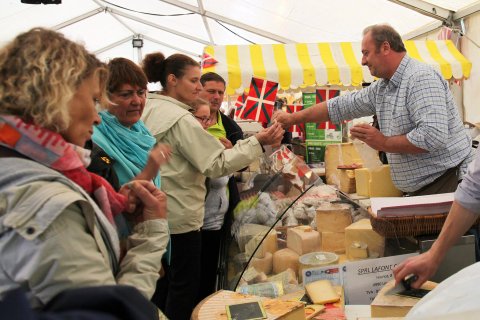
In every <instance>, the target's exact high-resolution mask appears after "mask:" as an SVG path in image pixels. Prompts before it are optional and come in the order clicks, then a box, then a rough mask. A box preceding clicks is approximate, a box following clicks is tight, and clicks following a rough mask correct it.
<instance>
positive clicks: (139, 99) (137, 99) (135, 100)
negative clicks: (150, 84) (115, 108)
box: [131, 92, 143, 105]
mask: <svg viewBox="0 0 480 320" xmlns="http://www.w3.org/2000/svg"><path fill="white" fill-rule="evenodd" d="M142 98H143V96H141V95H139V94H138V93H137V92H134V93H133V95H132V101H131V103H132V104H133V105H139V104H140V103H141V102H142Z"/></svg>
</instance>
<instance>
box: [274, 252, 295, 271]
mask: <svg viewBox="0 0 480 320" xmlns="http://www.w3.org/2000/svg"><path fill="white" fill-rule="evenodd" d="M299 257H300V256H299V255H298V253H296V252H295V251H293V250H292V249H289V248H285V249H281V250H278V251H277V252H275V253H274V254H273V273H275V274H277V273H280V272H282V271H285V270H287V269H288V268H290V269H292V270H293V271H294V272H295V274H296V275H298V265H299V262H298V258H299Z"/></svg>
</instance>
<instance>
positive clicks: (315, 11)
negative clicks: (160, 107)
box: [0, 0, 480, 122]
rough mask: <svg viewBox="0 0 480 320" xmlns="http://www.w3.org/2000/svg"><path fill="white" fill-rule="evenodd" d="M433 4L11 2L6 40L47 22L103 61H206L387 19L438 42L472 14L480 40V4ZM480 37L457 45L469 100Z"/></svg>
mask: <svg viewBox="0 0 480 320" xmlns="http://www.w3.org/2000/svg"><path fill="white" fill-rule="evenodd" d="M427 1H428V2H427ZM427 1H422V0H361V1H358V0H338V1H331V0H302V1H294V0H228V1H226V0H182V1H179V0H135V1H128V0H109V1H103V0H63V1H62V3H61V4H59V5H29V4H24V3H21V0H5V1H2V10H1V12H0V45H2V44H4V43H6V42H7V41H9V40H10V39H12V38H13V37H14V36H16V35H17V34H18V33H20V32H23V31H26V30H29V29H30V28H32V27H36V26H43V27H48V28H53V29H55V30H58V31H60V32H62V33H64V34H65V35H66V36H67V37H69V38H70V39H72V40H76V41H80V42H83V43H85V45H86V47H87V48H88V49H89V50H90V51H92V52H94V53H96V54H97V56H99V58H101V59H102V60H108V59H109V58H113V57H119V56H121V57H126V58H129V59H132V60H134V61H138V60H140V59H141V57H142V56H144V55H145V54H147V53H149V52H154V51H161V52H163V53H164V54H165V55H166V56H168V55H170V54H172V53H174V52H183V53H186V54H188V55H190V56H192V57H194V58H195V59H198V60H200V57H201V55H202V52H203V50H204V48H205V47H206V46H224V45H250V44H276V43H285V44H293V43H320V42H325V43H327V42H358V41H360V40H361V37H362V35H361V32H362V30H363V29H364V28H365V27H366V26H368V25H371V24H376V23H385V22H387V23H389V24H391V25H392V26H393V27H394V28H395V29H396V30H398V31H399V32H400V34H401V35H402V37H403V38H404V39H405V40H408V39H415V40H423V39H424V38H425V37H430V39H433V40H436V36H435V38H431V34H429V32H431V31H432V30H438V28H439V27H440V26H441V25H442V23H447V24H448V25H452V26H453V27H454V29H455V31H456V32H457V34H458V32H459V31H465V30H462V28H461V27H462V25H461V24H460V19H462V18H464V17H466V18H468V19H469V20H472V21H474V23H472V25H471V26H469V25H468V23H467V36H470V38H469V39H470V40H472V39H473V40H475V41H476V43H478V42H479V40H477V38H478V35H477V34H478V31H476V30H479V29H480V28H478V26H477V25H478V24H480V21H479V19H476V18H471V19H470V18H469V17H472V16H475V14H476V12H479V11H480V1H478V0H455V1H450V0H427ZM133 38H140V39H142V40H143V47H142V48H140V49H138V48H133V46H132V39H133ZM473 40H472V41H469V42H468V43H466V44H465V45H464V43H463V41H460V43H455V44H457V45H460V44H461V45H462V48H461V49H462V50H460V51H461V52H462V53H463V54H464V55H465V57H466V58H467V59H469V60H470V61H472V63H473V69H472V72H471V75H470V79H469V80H467V81H466V82H469V84H468V85H465V89H464V90H463V89H462V91H468V90H470V92H464V96H465V97H466V100H465V104H466V101H470V102H471V103H473V102H474V101H478V99H476V97H477V96H478V93H477V92H478V90H475V89H474V88H475V87H477V86H478V82H477V81H478V80H475V79H478V78H480V77H478V73H477V72H476V70H475V66H476V64H475V62H476V61H475V59H477V58H476V57H478V56H480V54H479V52H478V45H476V43H475V41H473ZM472 43H473V44H475V45H473V44H472ZM463 47H466V48H467V49H468V51H469V52H467V53H466V52H465V50H463ZM472 80H474V81H472ZM470 87H471V89H468V90H467V88H470ZM467 96H468V97H467ZM463 109H467V112H466V114H470V116H469V118H468V119H467V120H469V121H471V122H477V121H480V112H478V111H476V108H475V106H473V105H471V106H465V107H464V108H463ZM469 110H475V111H471V112H470V111H469Z"/></svg>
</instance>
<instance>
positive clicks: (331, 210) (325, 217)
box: [315, 203, 352, 232]
mask: <svg viewBox="0 0 480 320" xmlns="http://www.w3.org/2000/svg"><path fill="white" fill-rule="evenodd" d="M351 223H352V207H351V206H350V205H349V204H345V203H326V204H324V205H322V206H320V207H318V208H317V213H316V216H315V224H316V226H317V230H318V231H319V232H324V231H327V232H344V230H345V228H346V227H348V226H349V225H350V224H351Z"/></svg>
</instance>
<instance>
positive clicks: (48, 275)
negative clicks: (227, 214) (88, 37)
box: [0, 28, 168, 308]
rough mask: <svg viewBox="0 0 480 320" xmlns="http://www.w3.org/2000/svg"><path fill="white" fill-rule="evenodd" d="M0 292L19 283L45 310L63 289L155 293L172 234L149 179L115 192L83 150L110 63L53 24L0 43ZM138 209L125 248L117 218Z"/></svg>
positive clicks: (161, 198) (162, 201)
mask: <svg viewBox="0 0 480 320" xmlns="http://www.w3.org/2000/svg"><path fill="white" fill-rule="evenodd" d="M0 74H1V75H2V77H0V199H1V201H0V202H1V209H0V256H1V259H0V284H1V286H0V298H2V297H3V296H4V295H5V293H6V292H7V291H9V290H11V289H15V288H18V287H22V288H25V289H26V290H28V292H27V294H28V299H29V302H30V304H31V306H32V307H34V308H41V307H43V306H45V305H46V304H47V303H48V302H49V301H51V300H52V299H53V298H54V297H55V296H57V295H58V294H59V293H61V292H63V291H64V290H66V289H72V288H81V287H92V286H99V285H116V284H122V285H131V286H134V287H136V288H137V289H138V290H139V291H140V292H141V293H142V294H143V295H144V296H145V297H147V298H150V297H151V296H152V294H153V292H154V289H155V284H156V281H157V279H158V278H159V270H160V268H161V264H160V259H161V257H162V255H163V253H164V252H165V247H166V244H167V241H168V230H167V222H166V219H165V218H166V198H165V195H164V194H163V193H162V192H161V191H160V190H158V189H157V188H156V187H155V186H154V185H153V184H152V183H151V182H148V181H135V182H133V183H131V184H129V186H128V187H125V188H123V189H122V190H121V193H117V192H115V190H113V188H112V187H111V185H110V184H109V183H108V182H107V181H105V180H104V179H103V178H101V177H100V176H98V175H95V174H93V173H90V172H88V171H87V170H86V168H85V167H86V166H87V165H88V163H89V160H90V158H89V151H88V150H85V149H83V146H84V145H85V143H86V141H87V140H89V139H90V138H91V135H92V133H93V126H94V125H97V124H98V123H99V122H100V121H101V120H100V118H99V116H98V113H97V110H96V107H98V106H99V105H106V104H107V97H106V92H105V83H106V79H107V75H108V70H107V68H106V66H105V64H103V63H102V62H100V61H99V60H98V59H97V58H96V57H95V56H94V55H92V54H90V53H88V52H87V51H86V49H85V48H84V47H83V46H81V45H79V44H76V43H74V42H72V41H70V40H67V39H66V38H65V37H64V36H63V35H61V34H60V33H57V32H55V31H50V30H46V29H41V28H37V29H32V30H30V31H28V32H25V33H23V34H20V35H19V36H17V37H16V38H15V39H14V40H13V41H12V42H10V43H8V44H7V45H6V46H5V47H4V48H2V49H1V50H0ZM125 211H128V212H131V213H135V215H133V216H132V219H135V221H136V225H135V228H134V230H133V233H132V235H131V236H130V237H129V238H128V239H127V248H128V249H127V250H126V251H124V252H122V253H121V252H120V244H119V239H118V233H117V231H116V227H117V226H116V224H115V221H114V218H115V216H117V215H119V214H121V213H122V212H125Z"/></svg>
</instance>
